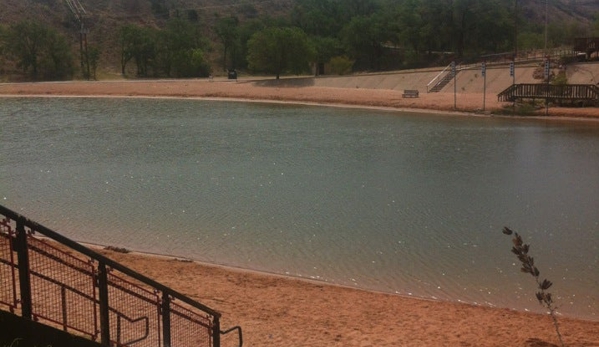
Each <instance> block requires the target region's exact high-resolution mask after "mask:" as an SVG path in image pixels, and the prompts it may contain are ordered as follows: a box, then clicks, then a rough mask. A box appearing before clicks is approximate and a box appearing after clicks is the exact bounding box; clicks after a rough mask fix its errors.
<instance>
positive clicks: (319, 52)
mask: <svg viewBox="0 0 599 347" xmlns="http://www.w3.org/2000/svg"><path fill="white" fill-rule="evenodd" d="M310 42H311V45H312V47H314V49H315V54H316V55H315V62H316V63H319V64H324V63H328V62H329V61H330V60H331V58H333V57H336V56H340V55H343V53H344V49H343V44H342V43H341V41H340V40H339V39H337V38H333V37H322V36H313V37H310ZM352 65H353V64H352ZM345 73H348V71H345Z"/></svg>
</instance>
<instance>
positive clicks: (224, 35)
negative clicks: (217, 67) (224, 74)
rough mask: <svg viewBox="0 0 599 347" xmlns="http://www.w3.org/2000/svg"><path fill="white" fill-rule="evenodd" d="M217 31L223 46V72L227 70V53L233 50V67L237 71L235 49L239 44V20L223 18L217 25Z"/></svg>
mask: <svg viewBox="0 0 599 347" xmlns="http://www.w3.org/2000/svg"><path fill="white" fill-rule="evenodd" d="M215 31H216V35H217V36H218V39H219V40H220V42H221V43H222V45H223V71H226V70H227V53H228V51H229V50H233V52H232V53H231V57H232V58H231V67H232V68H233V69H235V68H236V66H235V65H236V64H235V57H236V54H235V48H236V46H237V45H238V42H239V41H238V40H239V19H237V17H233V16H231V17H226V18H221V19H219V20H218V22H217V23H216V28H215Z"/></svg>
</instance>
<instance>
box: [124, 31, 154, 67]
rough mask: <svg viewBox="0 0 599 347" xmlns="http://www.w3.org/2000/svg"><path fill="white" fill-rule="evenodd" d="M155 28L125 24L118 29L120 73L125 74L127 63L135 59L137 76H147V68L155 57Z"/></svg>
mask: <svg viewBox="0 0 599 347" xmlns="http://www.w3.org/2000/svg"><path fill="white" fill-rule="evenodd" d="M157 36H158V34H157V31H156V29H151V28H144V27H141V26H137V25H133V24H127V25H125V26H123V27H121V29H120V30H119V43H120V46H121V73H122V74H123V76H124V75H125V74H126V68H127V64H128V63H129V61H131V59H133V60H134V61H135V65H136V67H137V76H139V77H147V76H149V70H150V68H151V66H152V63H153V62H154V60H155V58H156V38H157Z"/></svg>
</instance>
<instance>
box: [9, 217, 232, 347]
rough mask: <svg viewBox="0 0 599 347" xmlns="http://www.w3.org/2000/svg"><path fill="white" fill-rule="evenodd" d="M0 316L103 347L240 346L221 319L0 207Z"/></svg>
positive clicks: (205, 307)
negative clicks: (229, 341) (228, 339)
mask: <svg viewBox="0 0 599 347" xmlns="http://www.w3.org/2000/svg"><path fill="white" fill-rule="evenodd" d="M39 236H42V237H39ZM50 240H53V241H56V242H52V241H50ZM0 308H2V309H7V310H8V311H10V312H12V313H14V314H17V315H20V316H21V317H23V318H25V319H29V320H34V321H39V322H42V323H44V324H46V325H50V326H53V327H55V328H58V329H61V330H63V331H67V332H70V333H72V334H76V335H82V336H87V337H88V338H90V339H91V340H94V341H97V342H99V343H101V345H102V346H106V347H109V346H118V347H120V346H133V347H138V346H139V347H146V346H147V347H174V346H176V347H187V346H189V347H191V346H206V347H220V346H221V335H224V334H228V333H230V332H237V333H238V341H239V342H238V343H239V346H242V344H243V341H242V335H241V328H240V327H234V328H232V329H229V330H227V331H221V329H220V313H218V312H216V311H214V310H213V309H211V308H209V307H207V306H204V305H202V304H200V303H198V302H196V301H194V300H192V299H190V298H188V297H186V296H184V295H182V294H180V293H178V292H176V291H174V290H172V289H170V288H168V287H166V286H164V285H161V284H160V283H158V282H155V281H153V280H151V279H149V278H147V277H145V276H143V275H141V274H139V273H137V272H135V271H133V270H131V269H128V268H127V267H125V266H122V265H120V264H119V263H116V262H114V261H112V260H110V259H108V258H106V257H104V256H103V255H101V254H99V253H96V252H94V251H92V250H90V249H89V248H87V247H84V246H82V245H80V244H78V243H76V242H74V241H72V240H70V239H68V238H66V237H64V236H62V235H60V234H58V233H56V232H54V231H52V230H50V229H48V228H46V227H44V226H42V225H40V224H37V223H35V222H33V221H30V220H28V219H27V218H25V217H23V216H21V215H20V214H18V213H16V212H14V211H11V210H9V209H7V208H5V207H3V206H0Z"/></svg>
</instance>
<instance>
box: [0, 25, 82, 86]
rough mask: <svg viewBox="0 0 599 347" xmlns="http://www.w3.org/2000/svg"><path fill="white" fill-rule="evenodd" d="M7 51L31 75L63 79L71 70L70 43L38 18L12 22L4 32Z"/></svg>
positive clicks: (34, 77) (19, 66) (35, 77)
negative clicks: (34, 20)
mask: <svg viewBox="0 0 599 347" xmlns="http://www.w3.org/2000/svg"><path fill="white" fill-rule="evenodd" d="M5 44H6V45H5V48H6V50H7V54H8V55H9V56H10V57H11V58H12V59H13V60H14V61H15V62H16V64H17V67H18V68H20V69H22V70H23V72H24V73H26V74H29V75H30V76H31V78H32V79H34V80H37V79H39V78H40V77H41V78H43V79H66V78H69V77H71V76H72V73H73V58H72V53H71V51H70V47H69V45H68V43H67V41H66V39H65V38H64V36H61V35H59V34H58V33H57V32H56V31H55V30H54V29H51V28H48V27H45V26H43V25H42V24H40V23H38V22H29V21H23V22H19V23H17V24H14V25H12V26H11V27H10V28H9V29H8V31H7V33H6V34H5Z"/></svg>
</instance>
